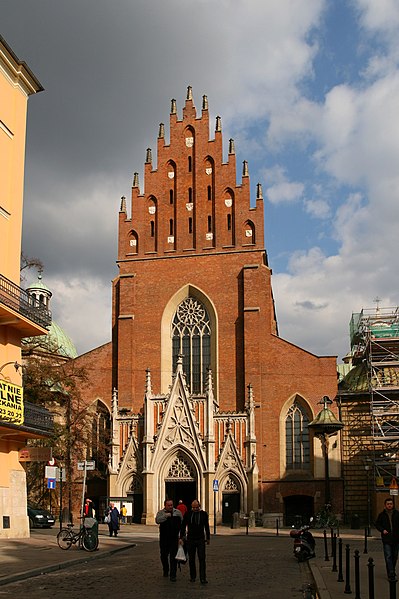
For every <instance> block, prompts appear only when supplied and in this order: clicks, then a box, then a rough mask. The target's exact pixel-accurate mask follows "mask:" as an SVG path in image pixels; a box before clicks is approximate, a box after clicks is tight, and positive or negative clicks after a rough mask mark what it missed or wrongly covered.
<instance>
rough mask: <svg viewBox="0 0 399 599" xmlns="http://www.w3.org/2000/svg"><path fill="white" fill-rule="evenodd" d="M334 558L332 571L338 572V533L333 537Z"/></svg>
mask: <svg viewBox="0 0 399 599" xmlns="http://www.w3.org/2000/svg"><path fill="white" fill-rule="evenodd" d="M332 558H333V566H332V570H331V572H338V568H337V535H336V534H334V536H333V538H332Z"/></svg>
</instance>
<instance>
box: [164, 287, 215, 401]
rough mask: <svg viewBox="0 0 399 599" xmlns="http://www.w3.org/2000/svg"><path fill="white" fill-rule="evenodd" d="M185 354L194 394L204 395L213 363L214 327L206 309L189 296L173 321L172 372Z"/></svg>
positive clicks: (188, 375)
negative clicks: (207, 375) (212, 332)
mask: <svg viewBox="0 0 399 599" xmlns="http://www.w3.org/2000/svg"><path fill="white" fill-rule="evenodd" d="M179 354H183V371H184V374H185V375H186V380H187V385H188V387H189V389H190V391H191V393H204V392H205V381H206V373H207V368H208V367H209V366H210V364H211V325H210V319H209V315H208V313H207V311H206V308H205V306H204V305H203V304H202V303H201V302H200V301H199V300H198V299H196V298H194V297H187V298H186V299H184V300H183V301H182V302H181V304H180V305H179V306H178V308H177V310H176V312H175V315H174V318H173V321H172V359H173V370H175V369H176V364H177V358H178V356H179Z"/></svg>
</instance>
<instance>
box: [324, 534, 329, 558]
mask: <svg viewBox="0 0 399 599" xmlns="http://www.w3.org/2000/svg"><path fill="white" fill-rule="evenodd" d="M323 535H324V561H325V562H329V561H330V558H329V557H328V547H327V531H326V529H324V532H323Z"/></svg>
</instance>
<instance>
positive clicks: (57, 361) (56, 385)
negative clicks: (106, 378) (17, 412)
mask: <svg viewBox="0 0 399 599" xmlns="http://www.w3.org/2000/svg"><path fill="white" fill-rule="evenodd" d="M56 349H57V348H55V347H51V346H50V347H49V343H47V344H46V348H45V350H44V349H43V344H42V343H41V342H40V338H37V339H29V340H25V343H24V346H23V352H22V353H23V357H24V374H23V377H24V380H23V384H24V395H25V397H26V399H27V400H28V401H30V402H32V403H34V404H40V405H42V406H45V407H46V408H47V409H49V410H50V411H51V412H52V413H53V415H54V435H53V437H52V438H50V439H47V440H45V441H41V442H40V443H41V445H45V446H51V447H52V449H53V457H54V458H55V459H56V460H57V462H58V463H60V464H62V465H63V467H64V468H65V472H66V484H65V491H66V493H65V495H64V497H66V498H67V501H66V503H67V506H68V510H69V513H70V514H72V512H76V511H79V505H80V499H81V493H82V486H81V473H80V472H78V471H77V468H76V464H75V463H76V462H77V461H79V460H81V459H82V456H83V459H84V458H86V456H87V450H88V447H91V445H92V422H93V421H94V420H95V419H94V413H93V412H95V406H88V405H87V404H86V403H85V402H84V399H83V397H82V395H81V392H80V389H81V387H82V385H84V383H85V381H86V380H87V376H86V372H85V370H84V368H81V367H77V366H76V363H75V361H74V360H70V359H65V358H64V357H63V356H60V355H57V352H56ZM101 441H102V444H107V443H108V439H107V438H105V437H103V438H102V439H101ZM35 444H38V442H36V443H35ZM97 449H98V448H97ZM100 451H101V452H102V453H103V454H104V455H106V453H107V449H106V447H102V448H101V449H100ZM42 469H43V465H42V464H40V463H34V462H31V463H30V464H29V466H28V468H27V482H28V497H29V498H30V499H31V500H35V502H38V503H41V502H42V501H43V499H46V498H47V497H48V493H49V491H48V490H47V489H45V488H43V472H42ZM98 474H99V473H97V475H98ZM55 495H57V494H55Z"/></svg>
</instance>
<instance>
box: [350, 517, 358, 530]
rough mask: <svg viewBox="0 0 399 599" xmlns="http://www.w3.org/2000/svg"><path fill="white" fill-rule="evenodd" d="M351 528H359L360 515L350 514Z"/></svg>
mask: <svg viewBox="0 0 399 599" xmlns="http://www.w3.org/2000/svg"><path fill="white" fill-rule="evenodd" d="M351 528H352V529H358V528H360V517H359V515H358V514H352V517H351Z"/></svg>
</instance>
